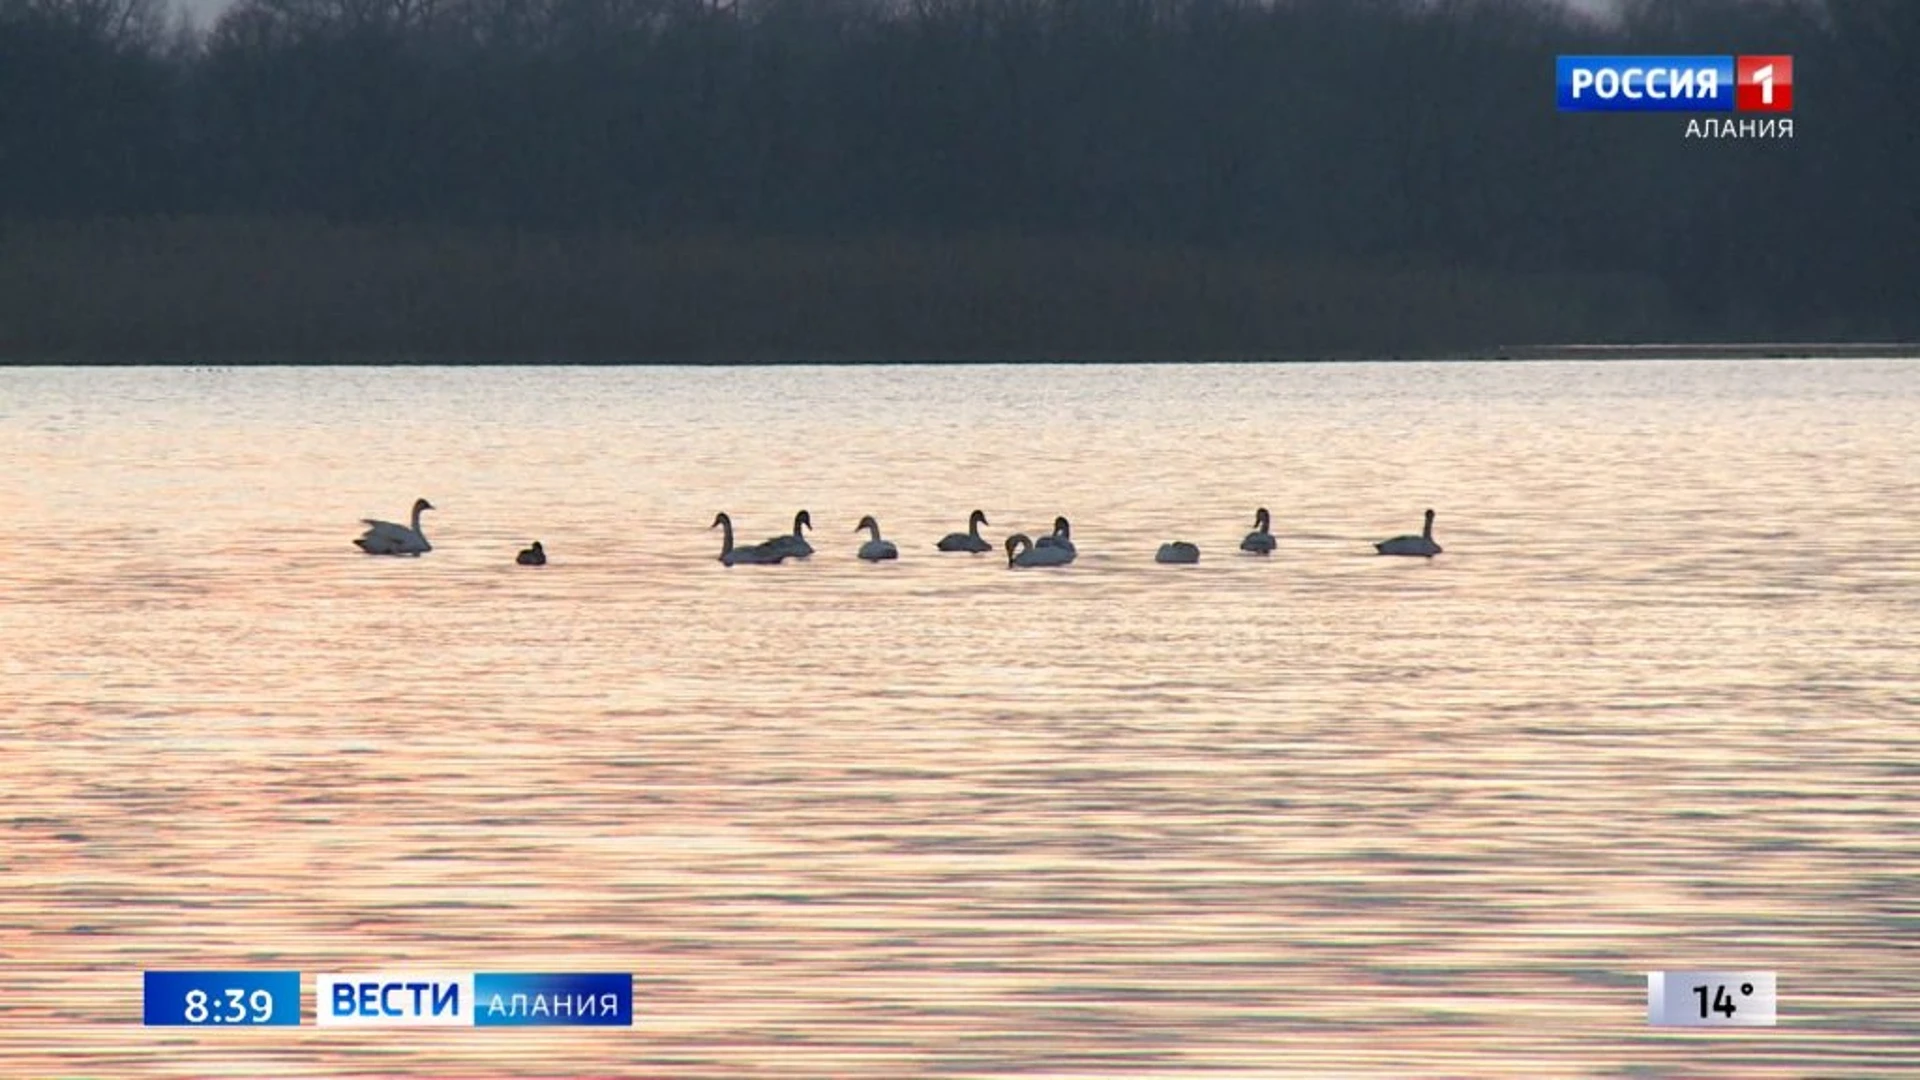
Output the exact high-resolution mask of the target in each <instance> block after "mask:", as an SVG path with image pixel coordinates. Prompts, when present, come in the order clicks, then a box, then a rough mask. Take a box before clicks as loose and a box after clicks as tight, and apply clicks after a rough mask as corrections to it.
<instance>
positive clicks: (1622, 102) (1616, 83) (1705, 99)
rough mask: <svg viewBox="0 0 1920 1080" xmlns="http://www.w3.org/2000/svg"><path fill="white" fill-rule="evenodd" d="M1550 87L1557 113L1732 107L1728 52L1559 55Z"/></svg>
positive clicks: (1730, 62) (1731, 108) (1716, 109)
mask: <svg viewBox="0 0 1920 1080" xmlns="http://www.w3.org/2000/svg"><path fill="white" fill-rule="evenodd" d="M1656 73H1657V74H1656ZM1689 79H1690V80H1691V83H1690V84H1689V83H1687V82H1686V81H1685V80H1689ZM1709 79H1711V84H1710V85H1711V87H1712V92H1711V94H1703V93H1701V92H1700V91H1701V90H1703V89H1704V88H1705V87H1706V86H1707V85H1709V84H1708V82H1707V80H1709ZM1554 87H1555V91H1556V94H1557V98H1558V101H1559V103H1560V111H1561V112H1732V111H1734V110H1733V103H1734V74H1733V57H1731V56H1562V57H1559V58H1557V60H1556V61H1555V65H1554ZM1676 88H1678V89H1679V91H1680V92H1676ZM1602 91H1606V94H1605V95H1604V96H1603V95H1602ZM1655 95H1659V96H1655Z"/></svg>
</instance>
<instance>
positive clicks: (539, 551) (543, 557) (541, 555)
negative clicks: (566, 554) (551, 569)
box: [513, 540, 547, 566]
mask: <svg viewBox="0 0 1920 1080" xmlns="http://www.w3.org/2000/svg"><path fill="white" fill-rule="evenodd" d="M513 561H514V562H516V563H519V564H520V565H521V566H545V565H547V549H546V548H543V547H541V546H540V541H538V540H535V541H534V542H533V546H532V547H530V548H528V549H526V550H525V551H522V552H521V553H520V554H518V555H515V556H514V557H513Z"/></svg>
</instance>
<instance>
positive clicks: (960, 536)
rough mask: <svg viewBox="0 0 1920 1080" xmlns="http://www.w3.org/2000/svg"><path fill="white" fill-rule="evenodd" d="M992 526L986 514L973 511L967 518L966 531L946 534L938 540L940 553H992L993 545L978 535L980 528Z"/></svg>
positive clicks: (981, 511)
mask: <svg viewBox="0 0 1920 1080" xmlns="http://www.w3.org/2000/svg"><path fill="white" fill-rule="evenodd" d="M989 524H992V523H991V522H989V521H988V520H987V512H986V511H984V510H975V511H974V512H973V513H972V514H970V515H968V516H967V531H966V532H963V533H961V532H957V533H948V534H947V535H945V536H943V537H941V538H940V543H939V545H938V547H939V548H940V550H941V551H973V552H980V551H992V550H993V545H992V544H990V543H988V542H987V541H986V539H985V538H983V537H982V536H981V535H980V526H982V525H989Z"/></svg>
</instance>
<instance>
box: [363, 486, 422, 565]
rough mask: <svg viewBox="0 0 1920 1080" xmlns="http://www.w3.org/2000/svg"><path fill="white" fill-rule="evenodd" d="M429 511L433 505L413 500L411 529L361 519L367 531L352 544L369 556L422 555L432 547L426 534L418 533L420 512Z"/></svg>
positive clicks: (420, 500)
mask: <svg viewBox="0 0 1920 1080" xmlns="http://www.w3.org/2000/svg"><path fill="white" fill-rule="evenodd" d="M431 509H433V504H432V503H430V502H428V501H427V500H425V499H415V500H413V527H412V528H408V527H407V526H405V525H396V524H394V523H393V522H391V521H375V520H373V519H372V518H361V519H360V520H361V522H362V523H363V524H365V525H366V526H367V531H366V532H365V533H362V534H361V536H360V538H359V539H358V540H355V541H354V543H355V544H357V545H359V547H360V550H361V551H364V552H366V553H367V554H369V555H424V554H426V553H427V552H429V551H432V550H433V545H432V544H429V543H427V534H426V533H423V532H421V531H420V511H422V510H431Z"/></svg>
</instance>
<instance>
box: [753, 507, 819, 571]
mask: <svg viewBox="0 0 1920 1080" xmlns="http://www.w3.org/2000/svg"><path fill="white" fill-rule="evenodd" d="M802 528H807V529H811V528H813V516H812V515H811V514H808V513H807V512H806V511H805V510H802V511H800V512H799V513H797V514H795V515H793V531H792V532H790V533H781V534H780V535H779V536H776V537H774V538H773V539H771V540H768V541H767V542H766V543H764V544H761V545H760V546H761V547H763V548H767V549H769V550H771V551H779V552H783V553H785V554H786V556H787V557H788V558H790V559H804V558H806V557H807V556H809V555H811V554H813V545H812V544H809V543H807V538H806V537H805V536H802V535H801V534H800V530H801V529H802Z"/></svg>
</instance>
